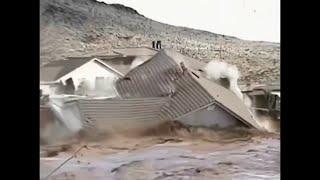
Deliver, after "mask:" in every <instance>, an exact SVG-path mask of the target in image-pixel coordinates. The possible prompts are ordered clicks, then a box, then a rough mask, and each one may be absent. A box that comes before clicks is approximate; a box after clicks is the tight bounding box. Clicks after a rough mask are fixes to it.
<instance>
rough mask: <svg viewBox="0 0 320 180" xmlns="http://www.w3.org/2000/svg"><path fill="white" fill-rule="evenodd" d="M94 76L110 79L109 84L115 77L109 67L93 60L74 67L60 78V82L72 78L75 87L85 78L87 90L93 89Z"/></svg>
mask: <svg viewBox="0 0 320 180" xmlns="http://www.w3.org/2000/svg"><path fill="white" fill-rule="evenodd" d="M96 77H105V79H110V84H109V85H110V86H113V84H112V81H113V80H116V79H117V75H116V74H114V73H113V72H111V71H110V70H109V69H107V68H105V67H103V66H102V65H100V64H99V63H97V62H95V61H90V62H88V63H86V64H84V65H82V66H81V67H79V68H78V69H75V70H74V71H72V72H71V73H69V74H67V75H65V76H63V77H62V78H60V80H62V82H65V81H66V80H67V79H69V78H72V79H73V82H74V85H75V87H76V89H77V87H78V86H79V84H80V82H81V81H82V80H83V79H85V80H86V84H87V87H88V89H89V90H94V88H95V80H96Z"/></svg>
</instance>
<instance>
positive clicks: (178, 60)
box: [51, 49, 260, 133]
mask: <svg viewBox="0 0 320 180" xmlns="http://www.w3.org/2000/svg"><path fill="white" fill-rule="evenodd" d="M203 65H204V64H202V63H201V62H199V61H197V60H194V59H192V58H189V57H186V56H183V55H182V54H180V53H177V52H174V51H172V50H167V49H163V50H161V51H159V52H157V53H156V54H155V55H154V56H151V57H150V58H149V59H148V60H145V61H144V62H143V63H142V64H139V65H138V66H137V67H135V68H134V69H131V70H129V71H128V72H127V73H122V74H121V76H119V77H118V78H117V80H116V81H115V82H114V83H115V84H114V85H113V87H114V88H115V91H116V96H114V97H112V98H110V97H83V96H82V97H74V96H73V97H67V98H66V97H64V98H61V97H60V99H59V98H55V97H53V98H51V104H52V107H53V108H52V110H53V111H54V113H55V114H56V116H57V117H58V119H59V120H60V122H61V123H62V124H64V125H65V126H66V127H69V129H70V130H72V131H73V132H74V133H75V132H78V131H80V130H94V131H93V132H96V133H98V132H106V131H108V132H112V131H113V130H117V129H124V130H125V129H126V128H131V127H146V126H147V125H148V124H150V125H152V124H154V123H158V122H162V121H170V120H178V121H180V122H182V123H184V124H189V125H193V126H204V127H221V128H225V127H230V126H237V125H239V124H241V125H245V126H248V127H253V128H258V129H260V126H259V124H257V122H256V121H255V120H254V118H253V116H252V114H251V112H250V111H249V110H248V108H247V107H246V106H245V105H244V103H243V101H242V100H241V99H240V98H238V97H237V96H236V95H235V94H234V93H233V92H232V91H230V90H228V89H226V88H224V87H222V86H221V85H218V84H216V83H214V82H212V81H210V80H208V79H206V78H204V77H202V76H201V73H199V72H197V69H201V67H202V66H203ZM66 115H67V116H66ZM65 117H68V118H65ZM70 121H73V122H70Z"/></svg>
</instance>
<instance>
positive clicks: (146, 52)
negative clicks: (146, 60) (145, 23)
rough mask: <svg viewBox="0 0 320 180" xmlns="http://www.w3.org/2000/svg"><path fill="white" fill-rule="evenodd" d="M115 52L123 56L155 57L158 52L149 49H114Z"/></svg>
mask: <svg viewBox="0 0 320 180" xmlns="http://www.w3.org/2000/svg"><path fill="white" fill-rule="evenodd" d="M113 52H114V53H117V54H121V55H123V56H153V55H155V54H157V53H158V50H156V49H153V48H149V47H127V48H117V49H113Z"/></svg>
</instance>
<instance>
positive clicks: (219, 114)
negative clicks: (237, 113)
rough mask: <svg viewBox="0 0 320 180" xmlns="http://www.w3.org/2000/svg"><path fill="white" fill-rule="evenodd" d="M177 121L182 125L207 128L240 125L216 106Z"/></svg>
mask: <svg viewBox="0 0 320 180" xmlns="http://www.w3.org/2000/svg"><path fill="white" fill-rule="evenodd" d="M177 120H178V121H180V122H182V123H184V124H188V125H192V126H199V127H208V128H212V127H218V128H226V127H231V126H235V125H239V123H240V122H239V121H238V120H237V119H235V118H234V117H233V116H232V115H230V114H229V113H227V112H226V111H224V110H223V109H221V108H220V107H218V106H216V105H212V106H209V107H207V108H203V109H201V110H199V111H196V112H194V113H191V114H188V115H187V116H184V117H182V118H179V119H177ZM240 124H241V123H240Z"/></svg>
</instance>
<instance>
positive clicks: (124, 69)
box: [99, 56, 135, 75]
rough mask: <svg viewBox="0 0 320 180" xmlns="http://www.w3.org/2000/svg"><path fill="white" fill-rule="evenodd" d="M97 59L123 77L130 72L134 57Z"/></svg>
mask: <svg viewBox="0 0 320 180" xmlns="http://www.w3.org/2000/svg"><path fill="white" fill-rule="evenodd" d="M99 59H100V60H101V61H103V62H104V63H106V64H107V65H109V66H111V67H112V68H114V69H116V70H117V71H119V72H120V73H121V74H122V75H125V74H127V73H128V72H129V71H130V66H131V63H132V61H133V60H134V59H135V57H134V56H127V57H122V56H118V57H112V58H110V57H108V58H104V57H100V58H99Z"/></svg>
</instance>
